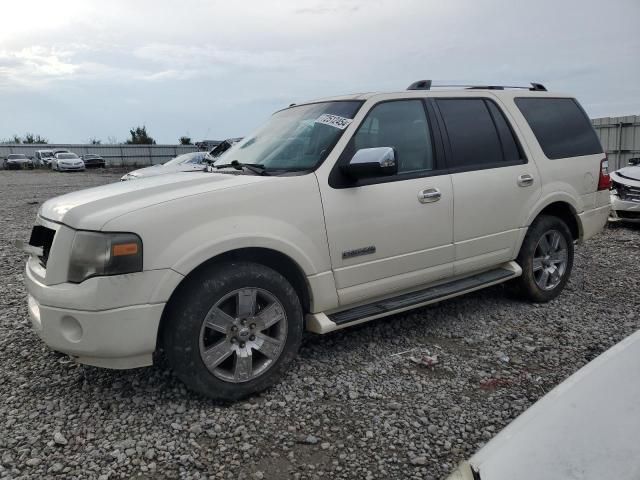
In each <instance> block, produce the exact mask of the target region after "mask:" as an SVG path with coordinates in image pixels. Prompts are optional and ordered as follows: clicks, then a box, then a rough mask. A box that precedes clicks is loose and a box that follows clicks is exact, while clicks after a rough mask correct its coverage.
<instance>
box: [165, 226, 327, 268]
mask: <svg viewBox="0 0 640 480" xmlns="http://www.w3.org/2000/svg"><path fill="white" fill-rule="evenodd" d="M285 237H286V235H285ZM250 247H257V248H268V249H270V250H275V251H277V252H280V253H282V254H284V255H286V256H288V257H290V258H291V259H292V260H293V261H294V262H295V263H297V264H298V266H299V267H300V268H301V269H302V271H303V272H304V274H305V275H307V276H310V275H314V274H316V273H319V272H318V267H317V266H316V265H315V264H314V262H313V260H312V259H311V258H310V257H309V256H308V255H307V254H306V253H305V252H304V251H303V249H301V248H300V247H298V246H297V245H294V244H293V243H291V242H289V241H286V240H284V239H283V238H276V237H273V236H268V235H264V234H259V233H253V234H251V235H246V234H237V235H233V236H227V237H223V238H219V239H216V241H215V242H214V243H211V244H208V245H203V246H202V247H201V248H198V249H195V250H193V251H190V252H188V253H186V254H185V255H184V256H182V257H181V258H179V259H178V261H177V262H176V263H175V264H174V265H173V267H172V269H173V270H175V271H176V272H178V273H180V274H182V275H185V276H186V275H188V274H189V273H190V272H191V271H193V270H194V269H195V268H197V267H198V266H199V265H202V264H203V263H204V262H206V261H207V260H210V259H211V258H214V257H217V256H218V255H221V254H223V253H226V252H229V251H232V250H238V249H241V248H250Z"/></svg>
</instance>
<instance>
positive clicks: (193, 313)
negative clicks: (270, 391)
mask: <svg viewBox="0 0 640 480" xmlns="http://www.w3.org/2000/svg"><path fill="white" fill-rule="evenodd" d="M165 322H166V323H165V326H164V328H163V332H162V345H163V349H164V351H165V354H166V358H167V361H168V363H169V366H170V367H171V368H172V370H173V371H174V372H175V373H176V375H177V376H178V378H180V380H182V381H183V382H184V383H185V384H186V385H187V386H188V387H189V388H190V389H192V390H194V391H196V392H199V393H201V394H203V395H206V396H207V397H210V398H213V399H217V400H230V401H233V400H238V399H241V398H243V397H246V396H248V395H250V394H252V393H256V392H259V391H262V390H264V389H266V388H268V387H270V386H271V385H273V384H274V383H276V382H277V381H278V380H279V378H280V377H281V376H282V374H283V373H284V372H285V371H286V369H287V367H288V366H289V365H290V364H291V362H292V360H293V359H294V358H295V357H296V354H297V352H298V348H299V346H300V342H301V340H302V330H303V312H302V307H301V305H300V300H299V299H298V296H297V294H296V292H295V290H294V289H293V287H292V286H291V284H290V283H289V282H288V281H287V280H286V279H285V278H284V277H283V276H282V275H280V274H279V273H278V272H276V271H274V270H272V269H270V268H268V267H265V266H263V265H259V264H255V263H248V262H229V263H224V264H216V265H212V266H211V267H208V268H205V269H203V270H202V271H200V272H197V273H196V274H195V275H194V276H193V277H192V278H191V279H189V280H188V281H187V282H186V284H184V285H182V286H181V288H180V290H179V291H178V292H176V295H175V296H174V298H172V300H171V303H170V305H169V306H168V310H167V314H166V317H165Z"/></svg>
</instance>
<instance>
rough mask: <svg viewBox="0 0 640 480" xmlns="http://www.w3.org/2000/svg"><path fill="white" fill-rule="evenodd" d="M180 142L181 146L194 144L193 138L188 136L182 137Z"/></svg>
mask: <svg viewBox="0 0 640 480" xmlns="http://www.w3.org/2000/svg"><path fill="white" fill-rule="evenodd" d="M178 141H179V142H180V145H193V143H191V137H187V136H186V135H185V136H182V137H180V138H179V139H178Z"/></svg>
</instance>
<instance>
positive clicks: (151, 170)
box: [128, 163, 207, 179]
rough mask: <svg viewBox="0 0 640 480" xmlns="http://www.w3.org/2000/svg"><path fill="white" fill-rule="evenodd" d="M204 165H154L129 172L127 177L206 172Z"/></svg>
mask: <svg viewBox="0 0 640 480" xmlns="http://www.w3.org/2000/svg"><path fill="white" fill-rule="evenodd" d="M206 167H207V166H206V165H200V164H197V163H182V164H178V165H169V166H164V165H154V166H152V167H145V168H139V169H138V170H134V171H132V172H129V173H128V175H130V176H132V177H136V179H138V178H148V177H157V176H158V175H167V174H170V173H179V172H197V171H204V170H206Z"/></svg>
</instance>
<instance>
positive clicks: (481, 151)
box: [437, 98, 504, 169]
mask: <svg viewBox="0 0 640 480" xmlns="http://www.w3.org/2000/svg"><path fill="white" fill-rule="evenodd" d="M437 104H438V108H439V109H440V113H441V114H442V118H443V120H444V125H445V129H446V131H447V134H448V136H449V143H450V144H451V153H452V158H451V161H450V163H451V167H452V168H454V169H455V168H468V167H481V166H484V165H491V164H499V163H501V162H503V161H504V156H503V154H502V146H501V144H500V138H499V137H498V132H497V130H496V127H495V125H494V123H493V119H492V118H491V115H490V114H489V110H488V108H487V106H486V105H485V102H484V100H482V99H480V98H469V99H466V98H465V99H459V98H456V99H443V100H437Z"/></svg>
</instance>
